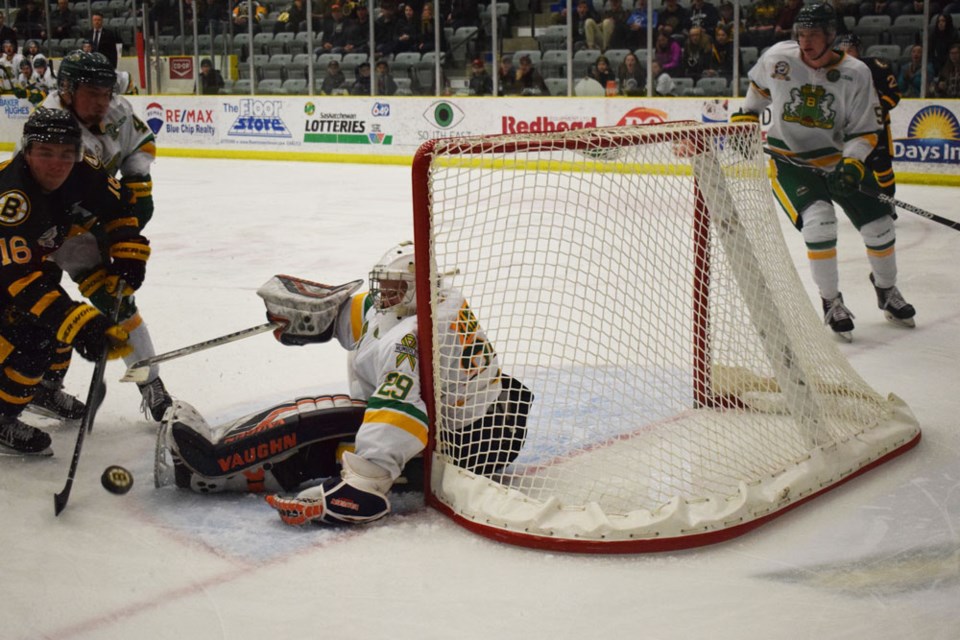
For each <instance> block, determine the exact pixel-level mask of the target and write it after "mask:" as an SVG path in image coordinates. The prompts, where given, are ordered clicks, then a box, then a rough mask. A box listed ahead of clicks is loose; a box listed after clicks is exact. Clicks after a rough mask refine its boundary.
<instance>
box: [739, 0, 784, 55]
mask: <svg viewBox="0 0 960 640" xmlns="http://www.w3.org/2000/svg"><path fill="white" fill-rule="evenodd" d="M746 13H747V20H746V26H747V28H746V33H745V34H744V39H745V40H746V42H747V44H749V45H750V46H754V47H757V48H760V49H763V48H764V47H769V46H770V45H772V44H773V43H774V42H775V41H776V39H775V29H776V25H777V16H778V15H779V14H780V3H779V1H778V0H759V2H757V3H756V4H754V5H753V6H752V7H750V8H749V9H748V10H747V12H746Z"/></svg>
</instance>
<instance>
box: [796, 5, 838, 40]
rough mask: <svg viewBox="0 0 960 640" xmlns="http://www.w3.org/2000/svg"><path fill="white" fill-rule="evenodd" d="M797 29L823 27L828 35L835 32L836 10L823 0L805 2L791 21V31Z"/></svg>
mask: <svg viewBox="0 0 960 640" xmlns="http://www.w3.org/2000/svg"><path fill="white" fill-rule="evenodd" d="M798 29H823V32H824V33H826V34H827V36H828V37H830V36H833V35H834V34H836V33H837V12H836V11H834V10H833V7H832V6H830V5H829V4H827V3H825V2H818V3H815V4H805V5H803V7H801V8H800V11H799V12H798V13H797V17H796V19H795V20H794V21H793V32H794V34H796V32H797V30H798Z"/></svg>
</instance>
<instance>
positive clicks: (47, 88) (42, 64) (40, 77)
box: [31, 54, 57, 93]
mask: <svg viewBox="0 0 960 640" xmlns="http://www.w3.org/2000/svg"><path fill="white" fill-rule="evenodd" d="M31 82H32V83H33V85H34V86H35V87H37V88H38V89H40V90H41V91H43V92H45V93H49V92H51V91H53V90H54V89H56V88H57V79H56V78H55V77H54V76H53V69H51V68H50V65H49V64H48V63H47V58H46V56H44V55H43V54H38V55H36V56H34V58H33V76H32V77H31Z"/></svg>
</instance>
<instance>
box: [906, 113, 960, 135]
mask: <svg viewBox="0 0 960 640" xmlns="http://www.w3.org/2000/svg"><path fill="white" fill-rule="evenodd" d="M907 137H908V138H934V139H939V140H960V123H958V122H957V117H956V116H955V115H953V113H951V112H950V111H949V110H947V109H945V108H944V107H940V106H932V107H926V108H924V109H921V110H920V111H918V112H917V115H915V116H914V117H913V120H911V121H910V127H909V128H908V129H907Z"/></svg>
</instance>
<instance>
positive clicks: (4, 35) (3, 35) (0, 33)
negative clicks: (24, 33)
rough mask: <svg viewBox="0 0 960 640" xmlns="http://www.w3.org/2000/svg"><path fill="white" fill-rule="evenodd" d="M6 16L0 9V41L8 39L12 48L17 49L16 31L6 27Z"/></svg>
mask: <svg viewBox="0 0 960 640" xmlns="http://www.w3.org/2000/svg"><path fill="white" fill-rule="evenodd" d="M5 22H6V17H5V16H4V14H3V11H0V43H3V42H7V41H9V42H10V44H12V45H13V50H14V51H16V50H17V32H16V31H14V30H13V29H11V28H10V27H8V26H7V25H6V24H5Z"/></svg>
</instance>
